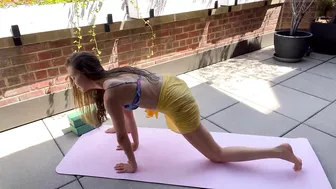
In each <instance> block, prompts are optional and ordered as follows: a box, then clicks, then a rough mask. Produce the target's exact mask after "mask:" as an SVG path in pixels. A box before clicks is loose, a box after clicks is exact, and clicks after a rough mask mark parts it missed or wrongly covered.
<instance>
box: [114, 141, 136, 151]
mask: <svg viewBox="0 0 336 189" xmlns="http://www.w3.org/2000/svg"><path fill="white" fill-rule="evenodd" d="M131 145H132V149H133V151H136V150H137V149H138V146H139V144H137V143H131ZM117 150H123V148H122V146H120V145H118V146H117Z"/></svg>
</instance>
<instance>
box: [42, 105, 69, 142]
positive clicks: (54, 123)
mask: <svg viewBox="0 0 336 189" xmlns="http://www.w3.org/2000/svg"><path fill="white" fill-rule="evenodd" d="M71 112H74V110H71V111H67V112H64V113H60V114H57V115H54V116H51V117H48V118H45V119H43V122H44V124H45V125H46V126H47V128H48V130H49V131H50V133H51V135H52V136H53V137H54V138H57V137H60V136H63V135H65V134H67V133H70V132H71V129H70V123H69V121H68V118H67V114H69V113H71Z"/></svg>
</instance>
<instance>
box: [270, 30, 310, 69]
mask: <svg viewBox="0 0 336 189" xmlns="http://www.w3.org/2000/svg"><path fill="white" fill-rule="evenodd" d="M311 37H312V34H311V33H310V32H305V31H297V32H296V33H295V34H294V35H293V36H290V31H289V30H284V31H277V32H275V34H274V50H275V54H274V58H275V59H277V60H279V61H282V62H290V63H294V62H300V61H301V60H302V58H303V57H304V56H305V54H306V53H307V52H308V50H309V39H310V38H311Z"/></svg>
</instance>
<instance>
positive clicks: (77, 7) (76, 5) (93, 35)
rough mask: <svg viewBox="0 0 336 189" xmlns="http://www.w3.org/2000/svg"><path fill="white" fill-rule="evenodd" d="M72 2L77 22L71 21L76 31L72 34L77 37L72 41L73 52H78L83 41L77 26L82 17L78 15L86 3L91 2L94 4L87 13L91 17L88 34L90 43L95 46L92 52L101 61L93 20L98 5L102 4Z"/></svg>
mask: <svg viewBox="0 0 336 189" xmlns="http://www.w3.org/2000/svg"><path fill="white" fill-rule="evenodd" d="M72 2H73V4H74V13H75V17H76V19H77V22H75V21H72V24H73V27H74V28H76V30H75V31H74V34H75V35H76V36H77V40H75V41H74V44H77V50H75V52H78V51H80V50H81V49H82V47H83V46H82V43H81V40H82V39H83V36H82V35H81V27H80V25H79V20H80V19H82V15H81V14H80V10H81V9H84V8H85V7H87V6H88V3H90V2H91V3H93V4H94V8H93V9H92V11H91V12H90V13H89V14H90V15H91V16H92V24H91V29H90V30H89V34H90V35H91V39H90V42H91V43H94V44H95V47H93V48H92V51H94V52H95V54H96V56H97V57H98V58H99V60H100V61H101V57H100V54H101V51H100V50H99V48H98V43H97V40H96V35H97V34H96V32H95V28H96V24H95V20H96V15H97V13H98V12H99V5H100V4H101V3H102V0H72Z"/></svg>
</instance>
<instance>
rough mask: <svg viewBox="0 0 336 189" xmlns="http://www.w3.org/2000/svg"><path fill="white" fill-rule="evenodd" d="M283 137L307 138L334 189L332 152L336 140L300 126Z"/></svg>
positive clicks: (334, 178)
mask: <svg viewBox="0 0 336 189" xmlns="http://www.w3.org/2000/svg"><path fill="white" fill-rule="evenodd" d="M284 137H288V138H296V137H304V138H307V139H308V140H309V142H310V144H311V145H312V147H313V149H314V151H315V153H316V155H317V157H318V159H319V161H320V162H321V165H322V167H323V169H324V171H325V173H326V175H327V177H328V179H329V182H330V184H331V185H332V188H336V161H335V156H336V152H335V150H333V149H334V146H336V138H334V137H331V136H329V135H327V134H325V133H322V132H320V131H318V130H316V129H313V128H311V127H308V126H306V125H300V126H299V127H297V128H295V129H294V130H292V131H291V132H289V133H288V134H286V135H285V136H284ZM303 169H304V159H303Z"/></svg>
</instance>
